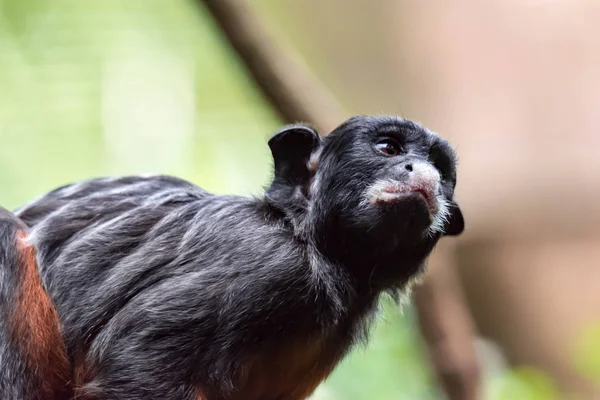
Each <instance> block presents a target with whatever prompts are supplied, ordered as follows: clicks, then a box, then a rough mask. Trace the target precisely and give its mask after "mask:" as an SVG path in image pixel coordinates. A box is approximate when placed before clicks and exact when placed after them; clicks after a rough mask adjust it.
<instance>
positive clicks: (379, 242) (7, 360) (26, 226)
mask: <svg viewBox="0 0 600 400" xmlns="http://www.w3.org/2000/svg"><path fill="white" fill-rule="evenodd" d="M268 145H269V147H270V149H271V152H272V155H273V160H274V178H273V180H272V182H271V183H270V186H268V188H267V189H266V190H265V193H264V195H262V196H259V197H242V196H233V195H216V194H212V193H209V192H207V191H205V190H203V189H201V188H200V187H198V186H195V185H194V184H192V183H190V182H187V181H184V180H181V179H178V178H174V177H169V176H154V177H141V176H140V177H138V176H130V177H119V178H98V179H91V180H87V181H82V182H78V183H73V184H70V185H67V186H63V187H61V188H58V189H55V190H53V191H51V192H49V193H47V194H45V195H43V196H42V197H40V198H38V199H37V200H35V201H33V202H31V203H29V204H27V205H25V206H23V207H21V208H20V209H18V210H16V211H15V213H14V214H12V213H9V212H8V211H6V210H3V211H1V212H0V364H1V367H0V398H2V399H15V400H16V399H24V400H31V399H48V400H52V399H67V398H76V399H128V400H136V399H140V400H141V399H182V400H188V399H189V400H191V399H196V400H200V399H202V400H284V399H285V400H296V399H298V400H299V399H305V398H307V397H308V396H309V395H310V394H311V393H312V392H313V391H314V389H315V388H316V387H317V386H318V385H319V383H320V382H322V381H323V380H324V379H325V378H326V377H327V376H328V375H329V374H330V373H331V372H332V370H333V369H334V368H335V366H336V365H337V364H338V362H339V361H340V360H341V359H342V358H343V357H344V356H345V355H346V354H347V353H348V351H349V350H350V349H351V348H352V346H353V345H355V344H356V343H357V342H359V341H361V340H365V339H366V338H367V333H368V330H369V325H370V322H371V321H372V319H373V318H372V317H373V315H374V312H375V311H376V308H377V304H378V299H379V298H380V296H381V295H382V294H384V293H388V294H392V295H396V296H397V295H399V294H400V295H405V294H406V291H407V290H408V288H409V287H410V284H411V282H413V281H414V279H413V278H414V277H416V276H418V275H419V274H420V273H421V272H422V270H423V268H424V267H423V266H424V263H425V261H426V258H427V257H428V255H429V254H430V253H431V251H432V249H433V248H434V246H435V244H436V243H437V242H438V240H439V239H440V238H441V237H442V236H444V235H459V234H460V233H462V231H463V229H464V220H463V216H462V212H461V210H460V208H459V206H458V204H457V202H456V201H455V200H454V188H455V185H456V158H455V153H454V151H453V150H452V148H451V146H450V145H449V143H448V142H447V141H446V140H444V139H442V138H441V137H440V136H438V135H437V134H435V133H433V132H431V131H429V130H427V129H426V128H424V127H423V126H421V125H420V124H417V123H415V122H413V121H410V120H406V119H402V118H399V117H395V116H356V117H352V118H350V119H349V120H347V121H345V122H344V123H342V124H341V125H340V126H338V127H337V128H336V129H334V130H333V131H332V132H331V133H330V134H329V135H326V136H321V135H320V134H319V133H318V132H316V131H315V130H314V129H312V128H311V127H309V126H307V125H301V124H298V125H290V126H286V127H284V128H283V129H282V130H280V131H279V132H277V133H276V134H275V135H274V136H272V137H271V139H270V140H269V142H268Z"/></svg>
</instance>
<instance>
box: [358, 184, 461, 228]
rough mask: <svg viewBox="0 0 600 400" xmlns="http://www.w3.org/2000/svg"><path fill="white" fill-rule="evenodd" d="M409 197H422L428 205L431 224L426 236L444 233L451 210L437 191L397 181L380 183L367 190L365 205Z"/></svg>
mask: <svg viewBox="0 0 600 400" xmlns="http://www.w3.org/2000/svg"><path fill="white" fill-rule="evenodd" d="M426 193H427V194H429V196H428V195H427V194H426ZM409 196H420V197H422V199H423V201H425V202H426V203H427V205H428V209H429V215H430V217H431V224H430V225H429V228H428V229H427V230H426V232H425V234H426V235H427V236H433V235H435V234H437V233H440V232H443V230H444V226H445V225H446V222H447V221H448V217H449V215H450V208H449V204H448V201H447V200H446V199H445V198H444V197H443V196H442V195H440V194H437V191H436V190H431V189H430V190H427V189H426V188H421V187H417V186H412V185H406V184H400V183H399V182H396V181H388V180H384V181H378V182H375V183H374V184H373V185H371V186H370V187H369V189H367V191H366V193H365V197H364V203H365V205H366V204H369V205H377V204H381V203H392V202H394V201H398V200H401V199H404V198H407V197H409Z"/></svg>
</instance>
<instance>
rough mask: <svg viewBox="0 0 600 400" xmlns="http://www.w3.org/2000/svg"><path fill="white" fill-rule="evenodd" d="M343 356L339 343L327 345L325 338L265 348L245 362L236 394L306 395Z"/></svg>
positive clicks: (257, 398)
mask: <svg viewBox="0 0 600 400" xmlns="http://www.w3.org/2000/svg"><path fill="white" fill-rule="evenodd" d="M332 348H334V349H336V350H335V351H332V350H331V349H332ZM340 357H341V354H340V353H339V351H337V347H336V346H335V345H334V346H331V347H330V346H327V345H326V342H325V341H323V340H322V339H314V340H296V341H291V342H289V343H288V344H287V345H286V346H285V347H283V348H279V347H277V348H273V349H271V350H268V351H265V352H263V353H261V354H259V355H256V356H255V357H253V358H252V359H251V360H249V361H248V362H246V364H245V365H244V368H243V372H242V375H241V377H240V380H239V383H238V388H239V390H238V391H236V393H235V396H234V398H235V400H242V399H244V400H284V399H285V400H301V399H305V398H307V397H308V396H310V395H311V394H312V393H313V392H314V390H315V389H316V388H317V386H319V384H320V383H321V382H322V381H323V380H325V379H326V378H327V377H328V376H329V374H330V373H331V372H332V371H333V369H334V368H335V366H336V365H337V363H338V361H339V359H340Z"/></svg>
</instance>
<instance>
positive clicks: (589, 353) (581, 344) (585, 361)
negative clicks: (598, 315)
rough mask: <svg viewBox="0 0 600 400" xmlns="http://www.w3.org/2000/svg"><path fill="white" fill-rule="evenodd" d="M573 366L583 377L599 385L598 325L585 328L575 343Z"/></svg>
mask: <svg viewBox="0 0 600 400" xmlns="http://www.w3.org/2000/svg"><path fill="white" fill-rule="evenodd" d="M574 364H575V367H576V368H577V370H578V371H579V372H580V373H581V374H582V375H583V376H585V377H586V378H588V379H590V380H591V381H593V382H595V383H597V384H599V385H600V323H596V324H592V325H590V326H588V327H586V329H585V330H584V331H583V333H582V335H581V336H580V337H579V338H578V340H577V341H576V344H575V354H574Z"/></svg>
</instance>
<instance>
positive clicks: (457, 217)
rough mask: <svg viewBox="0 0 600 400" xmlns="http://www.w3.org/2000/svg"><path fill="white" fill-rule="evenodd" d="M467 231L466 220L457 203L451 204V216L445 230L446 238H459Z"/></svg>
mask: <svg viewBox="0 0 600 400" xmlns="http://www.w3.org/2000/svg"><path fill="white" fill-rule="evenodd" d="M464 230H465V219H464V217H463V214H462V210H461V209H460V206H459V205H458V203H457V202H456V201H452V202H451V203H450V216H449V217H448V223H447V224H446V229H445V230H444V235H445V236H458V235H460V234H461V233H463V231H464Z"/></svg>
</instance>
